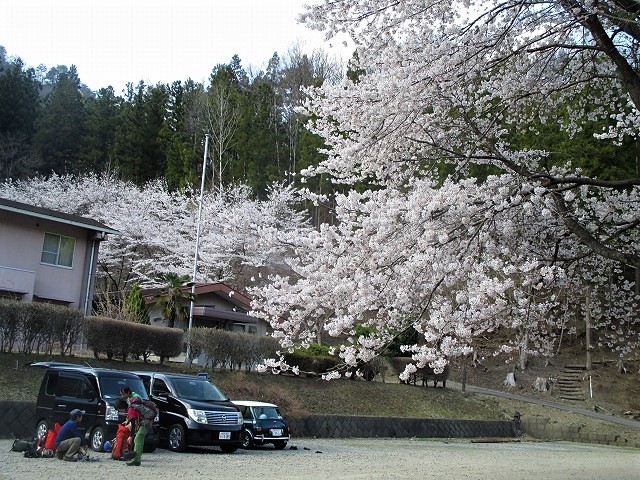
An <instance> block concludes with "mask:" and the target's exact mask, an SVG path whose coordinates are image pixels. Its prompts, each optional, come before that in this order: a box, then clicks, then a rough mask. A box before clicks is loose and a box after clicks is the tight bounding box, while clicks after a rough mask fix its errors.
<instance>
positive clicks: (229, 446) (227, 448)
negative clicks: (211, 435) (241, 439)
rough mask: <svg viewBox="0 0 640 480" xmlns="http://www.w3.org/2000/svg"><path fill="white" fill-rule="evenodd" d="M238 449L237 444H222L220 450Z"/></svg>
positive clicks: (232, 450) (233, 450)
mask: <svg viewBox="0 0 640 480" xmlns="http://www.w3.org/2000/svg"><path fill="white" fill-rule="evenodd" d="M237 449H238V446H237V445H220V450H222V453H233V452H235V451H236V450H237Z"/></svg>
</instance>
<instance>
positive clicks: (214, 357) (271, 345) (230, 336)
mask: <svg viewBox="0 0 640 480" xmlns="http://www.w3.org/2000/svg"><path fill="white" fill-rule="evenodd" d="M277 349H278V342H277V340H276V339H274V338H272V337H261V336H258V335H255V334H251V333H241V332H232V331H229V330H221V329H217V328H207V327H196V328H192V329H191V359H192V360H193V359H194V358H197V357H199V356H200V355H201V354H204V357H205V365H211V366H212V367H214V368H215V367H218V366H219V367H222V368H229V369H231V370H233V369H234V368H235V367H237V368H238V369H240V368H242V367H244V368H245V370H247V371H249V370H251V369H253V368H255V366H256V365H258V364H259V363H261V362H262V361H263V360H264V359H265V358H270V357H273V356H275V352H276V350H277Z"/></svg>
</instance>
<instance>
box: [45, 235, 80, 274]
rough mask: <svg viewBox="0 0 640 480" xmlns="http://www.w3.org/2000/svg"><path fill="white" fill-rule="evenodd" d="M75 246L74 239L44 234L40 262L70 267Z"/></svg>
mask: <svg viewBox="0 0 640 480" xmlns="http://www.w3.org/2000/svg"><path fill="white" fill-rule="evenodd" d="M75 246H76V239H75V238H71V237H63V236H62V235H56V234H54V233H45V234H44V244H43V245H42V257H41V259H40V261H41V262H42V263H46V264H48V265H59V266H61V267H72V266H73V250H74V249H75Z"/></svg>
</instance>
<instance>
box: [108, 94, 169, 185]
mask: <svg viewBox="0 0 640 480" xmlns="http://www.w3.org/2000/svg"><path fill="white" fill-rule="evenodd" d="M166 107H167V89H166V87H165V86H164V85H162V84H158V85H157V86H155V87H147V86H145V84H144V83H143V82H140V83H139V84H138V86H137V88H136V89H135V90H134V88H133V86H132V85H131V84H129V85H128V91H127V101H126V102H125V104H124V105H123V108H122V111H121V118H120V123H119V125H118V128H117V130H116V135H115V156H116V162H117V164H118V166H119V168H120V173H121V174H122V175H123V177H124V178H125V179H128V180H131V181H133V182H135V183H137V184H139V185H140V184H143V183H145V182H147V181H149V180H151V179H155V178H158V177H161V176H163V175H164V173H165V169H166V145H167V142H166V136H167V131H166V130H165V128H164V127H165V115H166Z"/></svg>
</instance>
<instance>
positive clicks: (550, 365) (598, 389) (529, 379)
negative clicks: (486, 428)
mask: <svg viewBox="0 0 640 480" xmlns="http://www.w3.org/2000/svg"><path fill="white" fill-rule="evenodd" d="M479 360H480V363H478V365H477V366H476V367H472V366H470V365H468V366H467V382H468V384H469V385H475V386H478V387H484V388H489V389H492V390H498V391H504V392H509V393H514V394H517V395H522V396H525V397H531V398H538V399H544V400H549V401H552V402H556V403H561V404H564V405H567V406H571V407H576V408H580V409H586V410H591V411H594V412H598V413H602V414H606V415H612V416H616V417H620V418H629V419H635V420H638V419H640V372H639V368H640V361H639V360H638V359H635V358H631V359H625V361H624V367H625V371H624V373H620V372H619V371H618V364H617V361H616V359H615V358H613V357H605V358H602V357H601V356H598V355H594V358H593V365H592V369H591V370H590V371H587V370H583V371H582V372H581V382H580V384H581V387H582V393H583V395H584V401H567V400H563V399H562V398H560V396H559V391H558V389H557V388H556V386H555V384H554V383H553V381H554V379H557V378H558V376H559V375H561V373H562V371H563V370H564V368H565V367H566V366H567V365H572V366H576V365H580V364H583V363H584V362H585V356H584V354H583V353H580V352H577V353H576V352H573V351H572V350H570V349H567V350H565V351H564V352H563V353H562V354H561V355H557V356H555V357H552V358H537V357H530V358H529V362H528V365H527V369H526V370H524V371H521V370H518V369H517V368H515V365H516V363H517V360H516V358H515V357H513V356H509V355H501V356H490V355H487V356H486V357H482V356H481V357H480V359H479ZM509 372H514V375H515V378H516V387H506V386H504V385H503V381H504V380H505V378H506V376H507V373H509ZM462 377H463V367H462V362H460V361H458V362H455V363H454V364H453V365H452V366H451V375H450V378H451V379H452V380H454V381H456V382H461V381H462ZM538 377H542V378H548V379H550V380H551V383H550V389H549V390H548V391H546V392H540V391H536V390H535V388H534V383H535V381H536V378H538ZM485 401H487V402H494V403H498V404H499V405H500V408H501V409H502V410H503V411H505V413H506V414H507V416H511V415H512V414H513V412H515V411H518V412H519V413H520V414H521V415H523V416H525V415H528V416H537V417H548V418H550V419H551V422H552V423H558V424H561V425H578V426H580V431H581V432H587V433H588V432H597V433H606V434H611V435H617V436H619V438H621V439H623V440H624V441H626V442H629V444H640V430H637V429H633V428H628V427H623V426H620V425H617V424H614V423H610V422H604V421H599V420H595V419H592V418H589V417H586V416H583V415H578V414H574V413H570V412H565V411H560V410H555V409H550V408H548V407H543V406H540V405H534V404H527V403H521V402H515V401H512V400H509V399H504V398H497V397H486V400H485ZM639 476H640V474H639Z"/></svg>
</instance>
